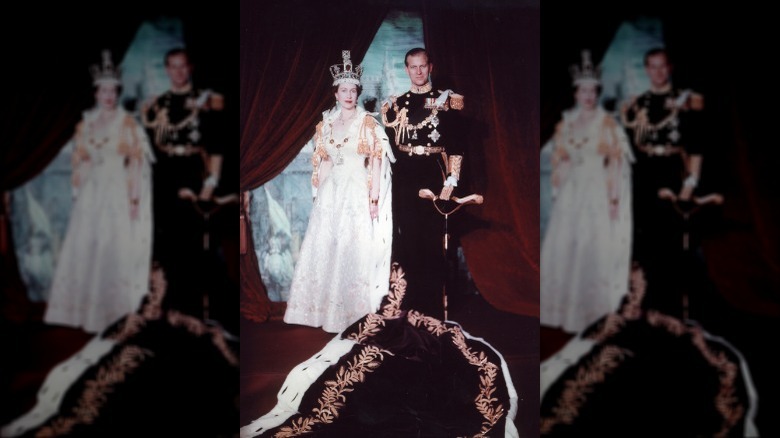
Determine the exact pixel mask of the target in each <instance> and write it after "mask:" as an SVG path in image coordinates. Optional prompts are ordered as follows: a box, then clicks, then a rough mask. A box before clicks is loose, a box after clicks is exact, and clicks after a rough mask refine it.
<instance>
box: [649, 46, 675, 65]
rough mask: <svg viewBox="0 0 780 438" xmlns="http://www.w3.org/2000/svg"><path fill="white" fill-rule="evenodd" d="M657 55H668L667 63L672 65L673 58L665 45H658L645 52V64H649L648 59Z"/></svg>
mask: <svg viewBox="0 0 780 438" xmlns="http://www.w3.org/2000/svg"><path fill="white" fill-rule="evenodd" d="M656 55H664V56H665V57H666V63H667V64H670V65H671V63H672V60H671V58H669V52H668V51H666V49H664V48H663V47H656V48H654V49H650V50H648V51H647V52H645V66H646V65H647V60H648V59H650V57H652V56H656Z"/></svg>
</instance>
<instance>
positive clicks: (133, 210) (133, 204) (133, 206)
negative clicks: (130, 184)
mask: <svg viewBox="0 0 780 438" xmlns="http://www.w3.org/2000/svg"><path fill="white" fill-rule="evenodd" d="M138 204H139V202H138V199H131V200H130V219H132V220H136V219H138Z"/></svg>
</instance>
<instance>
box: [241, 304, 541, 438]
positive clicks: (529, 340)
mask: <svg viewBox="0 0 780 438" xmlns="http://www.w3.org/2000/svg"><path fill="white" fill-rule="evenodd" d="M449 319H450V320H452V321H455V322H458V323H459V324H460V325H461V326H462V328H463V329H464V330H465V331H466V332H467V333H469V334H470V335H472V336H475V337H480V338H482V339H484V340H485V341H486V342H488V343H489V344H490V345H492V346H493V347H494V348H495V349H496V350H498V351H499V352H500V353H501V354H502V355H503V356H504V359H505V360H506V362H507V365H508V368H509V372H510V376H511V378H512V381H513V384H514V386H515V389H516V390H517V393H518V414H517V416H516V418H515V424H516V425H517V428H518V431H519V432H520V436H524V437H531V436H538V433H539V320H538V318H531V317H524V316H519V315H514V314H510V313H506V312H501V311H498V310H496V309H494V308H493V307H491V306H490V305H489V304H488V303H487V302H486V301H485V300H484V299H483V298H482V297H481V296H480V295H468V296H464V297H462V298H460V299H457V300H452V299H451V300H450V307H449ZM333 336H334V335H333V334H330V333H326V332H324V331H322V330H321V329H315V328H311V327H305V326H300V325H289V324H285V323H284V322H281V321H278V320H276V321H270V322H266V323H263V324H258V323H255V322H251V321H248V320H244V321H242V326H241V347H242V348H241V378H240V379H241V382H240V384H241V395H240V397H241V399H240V406H241V414H240V416H241V425H245V424H248V423H249V422H250V421H252V420H254V419H255V418H258V417H260V416H262V415H263V414H265V413H266V412H268V411H269V410H271V408H273V406H274V405H275V404H276V393H277V392H278V391H279V389H280V388H281V386H282V384H283V382H284V379H285V378H286V377H287V373H288V372H289V371H290V370H291V369H292V368H293V367H294V366H295V365H297V364H298V363H300V362H302V361H304V360H306V359H308V358H309V357H311V356H312V355H314V353H316V352H317V351H319V350H320V349H321V348H322V347H323V346H324V345H325V344H326V343H327V342H328V341H330V340H331V339H332V338H333Z"/></svg>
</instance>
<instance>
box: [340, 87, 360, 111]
mask: <svg viewBox="0 0 780 438" xmlns="http://www.w3.org/2000/svg"><path fill="white" fill-rule="evenodd" d="M357 98H358V92H357V85H353V84H341V85H339V88H338V90H336V100H337V101H338V102H339V104H340V105H341V107H342V108H344V109H348V110H349V109H354V108H355V106H356V105H357Z"/></svg>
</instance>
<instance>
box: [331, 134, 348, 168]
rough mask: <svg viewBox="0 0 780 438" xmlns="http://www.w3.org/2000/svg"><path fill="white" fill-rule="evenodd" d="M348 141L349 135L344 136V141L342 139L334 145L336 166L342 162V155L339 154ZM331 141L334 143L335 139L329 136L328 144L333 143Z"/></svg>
mask: <svg viewBox="0 0 780 438" xmlns="http://www.w3.org/2000/svg"><path fill="white" fill-rule="evenodd" d="M348 141H349V137H344V141H342V142H341V143H338V144H337V145H336V146H335V148H336V165H337V166H340V165H342V164H344V155H342V154H341V148H342V146H343V145H345V144H347V142H348ZM333 143H335V140H334V139H333V138H331V139H330V144H333Z"/></svg>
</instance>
